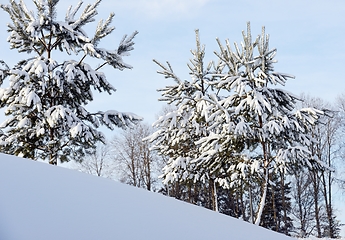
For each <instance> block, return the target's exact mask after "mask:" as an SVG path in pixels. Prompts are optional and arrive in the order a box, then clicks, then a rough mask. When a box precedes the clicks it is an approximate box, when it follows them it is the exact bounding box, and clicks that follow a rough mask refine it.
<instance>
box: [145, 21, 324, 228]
mask: <svg viewBox="0 0 345 240" xmlns="http://www.w3.org/2000/svg"><path fill="white" fill-rule="evenodd" d="M217 42H218V44H219V47H220V51H219V52H215V54H216V56H217V58H218V61H217V62H218V64H217V65H215V64H213V66H214V70H213V71H212V72H211V71H210V68H207V70H206V71H205V72H204V74H202V75H200V76H202V78H200V77H198V75H197V74H195V71H192V73H191V76H192V80H194V81H185V82H183V81H181V80H179V79H178V78H177V77H176V75H175V74H174V73H173V71H172V70H171V68H170V67H169V66H168V67H166V66H163V65H161V67H162V68H163V71H162V72H161V73H163V74H164V75H165V76H166V77H168V78H173V79H175V81H176V82H177V85H175V86H173V87H167V88H166V89H164V91H163V94H162V95H163V96H164V100H166V101H168V102H169V103H175V104H176V106H177V110H176V111H175V112H170V113H168V114H167V115H165V116H162V117H161V118H160V119H159V120H158V121H157V122H156V124H155V125H156V127H157V128H158V130H157V132H156V133H154V134H153V135H152V136H151V140H153V141H155V144H156V148H157V149H158V150H159V151H160V152H161V153H162V154H165V155H168V156H169V157H170V161H169V162H168V164H167V166H166V167H165V168H164V175H163V177H164V181H165V182H169V181H173V180H175V181H180V180H181V179H193V180H194V181H199V180H201V181H203V180H204V179H207V178H209V177H210V176H212V178H213V179H214V181H215V182H218V184H220V185H222V186H223V187H232V186H234V185H237V184H241V182H242V181H243V180H246V179H249V178H250V177H252V176H255V178H257V179H261V182H262V196H261V201H260V203H258V204H257V205H258V209H257V217H256V223H257V224H259V223H260V218H261V213H262V210H263V207H264V205H265V198H266V193H267V187H268V182H269V179H270V175H271V174H275V173H277V172H278V171H281V172H285V170H286V169H287V168H288V167H289V166H296V165H297V166H304V167H308V168H318V167H323V164H322V163H321V162H319V161H317V159H316V158H315V157H314V156H313V155H312V153H311V152H310V151H309V150H308V146H309V145H310V144H312V143H313V141H314V139H313V137H312V134H311V128H312V126H313V125H315V124H317V122H318V117H319V115H321V114H323V112H322V111H319V110H317V109H313V108H304V109H298V108H297V105H296V104H297V103H298V102H299V101H300V99H299V98H298V97H296V96H295V95H293V94H291V93H289V92H287V91H285V90H283V89H281V88H279V87H278V86H279V85H281V86H284V85H285V83H286V81H287V80H288V79H290V78H294V77H293V76H292V75H289V74H284V73H278V72H275V71H274V63H275V62H276V60H275V55H276V49H270V48H269V36H268V35H266V34H265V28H263V29H262V33H261V35H259V36H258V37H257V38H255V39H254V40H253V39H252V35H251V31H250V25H249V23H248V29H247V32H243V42H241V44H237V43H235V45H234V47H233V48H232V47H231V45H230V43H229V41H226V45H225V46H224V45H223V44H222V43H221V41H219V40H217ZM202 54H204V53H202ZM201 61H202V59H201ZM200 66H202V63H199V67H198V68H196V69H202V68H200ZM195 79H199V82H200V79H203V81H201V82H204V83H205V85H203V86H204V88H202V87H200V85H195V83H197V82H198V81H195ZM201 86H202V85H201ZM205 86H206V87H205ZM200 89H206V90H207V91H206V92H202V91H201V90H200ZM185 103H190V105H188V107H187V105H186V104H185ZM190 106H192V107H190ZM187 113H188V114H187ZM179 114H180V115H179ZM196 120H197V121H196ZM200 120H202V121H200ZM200 123H202V125H201V124H200ZM182 143H188V144H189V146H193V147H192V148H191V149H193V151H187V154H188V155H187V157H186V155H185V152H186V151H185V150H183V149H184V147H183V146H184V145H183V144H182ZM187 150H190V149H189V148H187ZM182 152H183V154H182Z"/></svg>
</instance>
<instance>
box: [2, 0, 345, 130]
mask: <svg viewBox="0 0 345 240" xmlns="http://www.w3.org/2000/svg"><path fill="white" fill-rule="evenodd" d="M5 2H6V1H5V0H3V1H2V3H5ZM25 2H26V3H27V5H28V6H29V8H31V9H32V7H33V4H32V1H31V0H25ZM76 3H77V1H76V0H75V1H67V0H60V3H59V11H58V18H59V19H60V20H63V19H64V17H65V12H66V10H67V7H68V6H69V5H70V4H73V5H76ZM87 3H93V1H91V0H85V3H84V5H86V4H87ZM110 12H115V14H116V16H115V19H114V22H113V25H114V26H115V27H116V30H115V31H114V32H113V34H112V35H111V36H109V37H108V38H107V39H105V41H104V42H103V45H102V44H101V45H102V47H105V48H109V49H115V48H116V47H117V44H118V42H119V41H120V40H121V38H122V36H123V35H124V34H131V33H132V32H133V31H135V30H137V31H139V34H138V35H137V37H136V38H135V43H136V44H135V50H134V51H133V52H132V54H131V56H129V57H126V58H125V61H126V62H127V63H129V64H131V65H132V66H133V69H132V70H124V71H123V72H120V71H118V70H113V69H111V68H110V67H106V68H103V70H104V72H105V73H106V76H107V77H108V80H110V82H111V83H112V84H113V85H114V86H115V88H117V92H116V93H114V94H113V95H111V96H109V95H107V94H106V93H103V94H101V95H95V101H94V102H93V103H92V104H91V109H92V110H98V109H101V110H109V109H115V110H118V111H125V112H134V113H136V114H138V115H140V116H142V117H144V118H145V122H147V123H149V124H151V123H152V122H153V121H154V120H155V117H156V115H157V114H158V113H159V112H160V111H161V109H162V106H163V103H161V102H158V101H157V99H158V98H159V97H160V95H159V93H158V92H157V91H156V89H159V88H163V87H164V86H165V85H169V84H172V82H171V80H166V79H164V78H163V77H162V76H161V75H159V74H157V73H156V71H157V70H158V69H159V67H158V66H157V65H156V64H155V63H153V61H152V59H157V60H158V61H160V62H165V61H169V62H170V63H171V65H172V67H173V69H174V71H175V72H176V73H177V74H178V76H180V78H182V79H186V78H189V75H188V68H187V66H186V63H187V62H188V61H189V59H190V57H191V54H190V50H191V49H194V48H195V32H194V30H195V29H199V30H200V37H201V42H202V43H203V44H205V45H206V58H205V60H206V61H207V62H209V61H210V60H216V58H215V55H214V54H213V52H214V51H215V50H216V51H218V46H217V43H216V40H215V39H216V38H217V37H218V38H219V39H220V40H221V41H222V42H224V41H225V40H226V39H229V40H230V42H231V43H233V42H234V41H236V42H239V41H241V40H242V38H241V36H242V33H241V32H242V30H245V29H246V23H247V22H248V21H250V22H251V27H252V34H253V36H256V35H258V34H260V33H261V27H262V26H265V27H266V33H268V34H270V36H271V38H270V46H271V47H272V48H277V49H278V52H277V56H276V59H277V60H278V61H279V62H278V63H277V64H276V68H275V70H276V71H278V72H284V73H289V74H293V75H295V76H296V79H294V80H290V81H288V83H287V85H286V88H285V89H287V90H289V91H291V92H292V93H295V94H300V93H302V92H304V93H307V94H310V95H311V96H315V97H321V98H322V99H325V100H327V101H331V102H332V101H334V99H335V98H336V96H337V95H340V94H342V93H344V94H345V77H344V74H343V72H342V71H341V70H342V69H343V66H344V65H343V64H344V63H345V44H344V43H345V42H344V37H345V17H344V16H345V2H344V1H342V0H329V1H321V0H313V1H311V0H303V1H300V0H290V1H269V0H261V1H256V0H246V1H232V0H230V1H229V0H188V1H186V0H126V1H118V0H114V1H110V0H104V1H103V2H102V3H101V5H100V6H99V15H98V16H97V17H96V21H97V22H98V20H99V19H101V18H107V17H108V14H109V13H110ZM0 14H1V15H0V16H1V19H2V21H1V24H0V44H1V50H2V51H1V53H2V54H1V55H2V56H1V57H0V59H3V60H5V61H6V62H7V63H8V64H9V65H10V66H13V64H15V63H16V62H17V61H19V60H20V59H23V58H25V57H26V56H24V55H23V54H17V52H16V51H15V50H9V45H8V43H7V42H6V38H7V36H8V33H7V32H6V23H7V22H9V21H10V19H9V17H8V16H7V13H5V12H4V11H2V9H1V12H0ZM94 27H95V24H93V25H92V26H91V28H89V29H87V31H88V33H89V35H90V36H91V35H92V34H93V32H94V30H93V29H94ZM53 57H54V55H53ZM74 58H77V59H79V58H81V56H77V57H73V59H74ZM89 61H90V60H89ZM94 65H96V62H95V64H94ZM4 86H6V83H4ZM279 87H280V86H279ZM280 88H281V87H280ZM2 118H3V117H2V116H0V120H2Z"/></svg>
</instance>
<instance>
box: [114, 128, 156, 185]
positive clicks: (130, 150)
mask: <svg viewBox="0 0 345 240" xmlns="http://www.w3.org/2000/svg"><path fill="white" fill-rule="evenodd" d="M151 133H152V129H151V127H150V126H148V125H146V124H138V125H137V126H135V127H133V128H128V129H126V130H123V131H122V133H121V134H120V135H119V136H115V137H114V138H113V139H112V141H111V142H110V147H111V149H112V152H113V157H112V158H113V161H114V162H115V166H116V170H117V173H118V176H119V180H120V181H121V182H124V183H127V184H130V185H133V186H137V187H141V188H145V189H147V190H149V191H151V190H156V188H155V186H156V185H157V183H158V174H159V173H158V172H159V171H160V170H158V169H159V161H160V160H159V157H158V156H157V155H156V154H155V153H154V152H153V151H151V150H150V143H149V142H147V141H143V139H144V138H145V137H147V136H148V135H150V134H151Z"/></svg>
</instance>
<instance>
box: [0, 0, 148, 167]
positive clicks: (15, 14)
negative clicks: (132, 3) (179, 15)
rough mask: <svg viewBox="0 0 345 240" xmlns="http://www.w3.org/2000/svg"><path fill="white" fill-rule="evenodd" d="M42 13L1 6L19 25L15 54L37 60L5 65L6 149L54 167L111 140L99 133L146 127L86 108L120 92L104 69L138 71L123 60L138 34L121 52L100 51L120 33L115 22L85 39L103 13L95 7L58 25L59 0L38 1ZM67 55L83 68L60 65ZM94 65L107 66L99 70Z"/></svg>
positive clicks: (73, 11)
mask: <svg viewBox="0 0 345 240" xmlns="http://www.w3.org/2000/svg"><path fill="white" fill-rule="evenodd" d="M33 2H34V4H35V6H36V8H37V11H36V12H34V11H31V10H28V8H27V6H26V5H25V3H24V1H23V0H21V1H19V2H16V1H14V0H11V1H10V4H9V5H5V4H1V5H0V6H1V8H2V9H3V10H5V11H6V12H7V13H8V14H9V16H10V17H11V20H12V23H10V24H8V32H9V33H10V36H9V37H8V42H9V43H10V47H11V49H17V50H18V51H19V52H24V53H27V54H29V58H28V59H25V60H22V61H20V62H18V63H17V64H16V65H15V66H14V67H12V68H10V67H8V66H7V65H6V64H5V62H3V61H1V62H0V80H1V83H2V82H3V81H4V80H5V79H8V81H9V86H8V87H6V88H1V89H0V106H1V107H2V108H5V114H6V115H8V119H7V120H6V121H5V122H3V123H2V124H1V126H0V127H1V130H2V132H1V138H0V143H1V145H2V148H3V149H5V150H6V152H8V153H11V154H15V155H20V156H23V157H28V158H32V159H49V162H50V163H51V164H57V162H58V160H60V161H64V160H69V158H74V159H76V160H80V157H81V156H82V155H83V154H85V152H86V151H88V150H90V149H92V148H93V146H95V143H96V142H97V141H102V142H103V141H104V140H105V137H104V135H103V134H102V132H100V131H98V130H97V128H98V127H99V126H100V125H105V126H107V127H108V128H110V129H113V127H114V126H118V127H126V126H128V125H130V124H134V123H136V122H137V121H139V120H141V118H140V117H138V116H136V115H135V114H132V113H120V112H117V111H114V110H111V111H98V112H95V113H92V112H89V111H88V110H87V109H86V108H85V107H86V105H87V104H88V103H89V102H90V101H92V100H93V93H92V91H93V90H97V91H99V92H102V91H105V92H108V93H109V94H111V93H112V92H114V91H115V88H114V87H113V86H112V85H111V84H110V83H109V82H108V81H107V79H106V76H105V74H104V73H103V72H101V71H100V70H101V68H102V67H103V66H104V65H111V66H112V67H113V68H115V69H119V70H123V69H130V68H131V66H130V65H128V64H126V63H125V62H123V60H122V58H123V56H127V55H129V52H130V51H131V50H133V45H134V42H133V38H134V37H135V35H136V34H137V32H134V33H133V34H131V35H130V36H124V37H123V39H122V41H121V42H120V44H119V46H118V47H117V48H116V49H112V50H108V49H104V48H101V47H99V43H100V41H101V40H102V39H103V38H104V37H106V36H107V35H109V34H110V33H112V31H113V30H114V27H112V26H110V24H111V22H112V19H113V17H114V14H113V13H112V14H110V16H109V17H108V18H107V19H106V20H105V21H103V20H101V21H100V22H99V23H98V25H97V28H96V31H95V33H94V35H93V36H91V37H89V36H88V35H87V34H86V32H85V31H84V27H85V25H86V24H88V23H90V22H93V21H94V20H95V19H94V17H95V16H96V15H97V6H98V5H99V4H100V2H101V1H100V0H97V1H96V2H95V3H94V4H88V5H87V6H86V7H85V8H84V10H83V11H82V12H81V14H80V16H77V13H78V12H79V10H80V9H81V7H82V4H83V2H82V1H80V2H79V3H78V4H77V6H76V7H75V8H72V6H71V7H70V8H69V9H68V11H67V14H66V17H65V19H64V20H62V21H61V20H58V19H57V10H56V6H57V4H58V2H59V1H58V0H33ZM59 51H61V52H63V53H67V54H68V55H67V57H68V58H69V55H72V56H74V57H75V58H76V60H72V59H71V60H65V61H62V62H58V61H57V60H54V57H55V56H61V53H59ZM87 57H93V58H96V59H99V60H100V61H101V62H100V65H99V66H98V67H92V66H91V65H89V64H87V63H86V62H85V60H86V58H87Z"/></svg>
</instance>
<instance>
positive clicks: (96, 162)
mask: <svg viewBox="0 0 345 240" xmlns="http://www.w3.org/2000/svg"><path fill="white" fill-rule="evenodd" d="M111 156H112V154H111V151H110V147H109V145H108V144H98V145H97V147H96V149H95V151H94V152H93V153H91V154H88V155H86V156H85V157H84V158H83V159H81V160H80V161H78V162H77V163H75V164H74V167H73V168H75V169H77V170H79V171H81V172H85V173H88V174H91V175H95V176H99V177H106V178H111V179H115V177H116V176H115V166H114V161H113V159H112V158H111Z"/></svg>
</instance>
